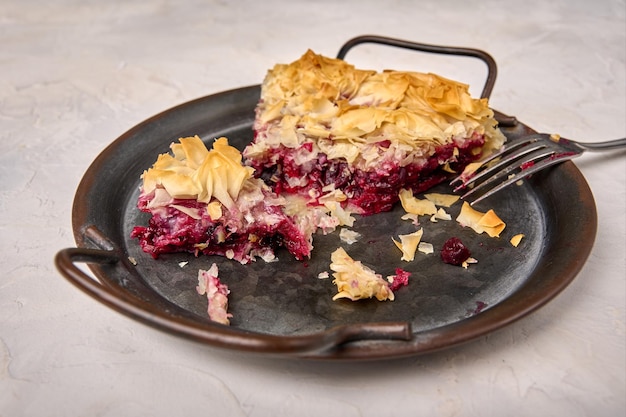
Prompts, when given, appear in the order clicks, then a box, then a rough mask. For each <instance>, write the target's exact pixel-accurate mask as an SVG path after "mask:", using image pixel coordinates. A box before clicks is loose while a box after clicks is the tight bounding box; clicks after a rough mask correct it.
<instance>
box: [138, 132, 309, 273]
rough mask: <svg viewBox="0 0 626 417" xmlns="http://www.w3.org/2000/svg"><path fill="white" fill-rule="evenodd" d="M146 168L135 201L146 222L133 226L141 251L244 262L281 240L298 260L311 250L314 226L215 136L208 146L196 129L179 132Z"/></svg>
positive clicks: (268, 256)
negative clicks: (168, 149)
mask: <svg viewBox="0 0 626 417" xmlns="http://www.w3.org/2000/svg"><path fill="white" fill-rule="evenodd" d="M171 151H172V152H171V153H166V154H161V155H159V157H158V158H157V160H156V162H155V163H154V165H153V166H152V167H151V168H150V169H148V170H146V171H145V172H144V173H143V175H142V179H143V183H142V186H141V192H140V195H139V199H138V203H137V204H138V207H139V208H140V209H141V210H142V211H144V212H146V213H149V214H150V216H151V217H150V219H149V221H148V225H147V226H136V227H135V228H134V229H133V230H132V233H131V236H132V237H133V238H137V239H138V240H139V243H140V245H141V248H142V249H143V251H144V252H146V253H149V254H151V255H152V256H153V257H154V258H157V257H158V256H159V255H160V254H164V253H173V252H190V253H194V254H199V253H204V254H207V255H221V256H226V257H227V258H229V259H235V260H237V261H239V262H241V263H248V262H250V261H252V260H254V259H255V258H256V257H260V258H262V259H264V260H266V261H271V260H274V259H275V251H276V250H277V249H278V248H279V247H285V248H287V250H288V251H289V252H290V253H291V254H292V255H293V256H294V257H295V258H296V259H299V260H302V259H306V258H308V257H309V256H310V253H311V249H312V233H313V232H314V231H315V226H312V225H311V224H312V223H311V222H310V221H307V220H306V219H303V218H301V217H300V214H298V213H292V214H287V212H289V210H288V207H287V205H288V202H287V200H286V199H284V198H283V197H280V196H278V195H277V194H276V193H274V192H273V191H272V190H271V189H270V188H269V187H268V186H267V185H266V184H265V183H264V182H263V181H261V180H260V179H257V178H255V177H253V176H252V171H253V170H252V168H250V167H246V166H243V165H242V163H241V160H242V158H241V153H240V152H239V151H238V150H237V149H236V148H234V147H232V146H230V145H229V144H228V140H227V139H226V138H219V139H217V140H216V141H215V142H214V143H213V147H212V149H211V150H209V149H207V147H206V146H205V144H204V143H203V142H202V140H201V139H200V138H199V137H197V136H194V137H187V138H181V139H180V140H179V142H178V143H173V144H172V145H171ZM306 215H307V213H306V212H304V213H302V216H306Z"/></svg>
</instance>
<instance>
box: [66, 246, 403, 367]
mask: <svg viewBox="0 0 626 417" xmlns="http://www.w3.org/2000/svg"><path fill="white" fill-rule="evenodd" d="M119 260H120V258H119V256H118V254H117V251H115V250H103V249H88V248H66V249H62V250H60V251H59V252H58V253H57V254H56V256H55V265H56V267H57V269H58V270H59V272H60V273H61V274H62V275H63V276H64V277H65V278H67V279H68V281H70V282H71V283H72V284H74V285H75V286H77V287H78V288H79V289H81V290H82V291H84V292H85V293H87V294H88V295H90V296H91V297H93V298H95V299H96V300H98V301H99V302H101V303H103V304H105V305H107V306H109V307H111V308H112V309H114V310H116V311H118V312H120V313H122V314H125V315H126V316H128V317H131V318H134V319H136V320H138V321H140V322H142V323H144V324H147V325H150V326H152V327H155V328H157V329H160V330H164V331H167V332H170V333H175V334H179V335H181V336H184V337H187V338H188V339H192V340H195V341H198V342H202V343H207V344H210V345H214V346H220V347H224V348H230V349H237V350H247V351H253V352H257V353H275V354H296V355H302V354H306V353H307V352H308V353H312V352H318V351H325V350H332V349H337V348H340V346H341V345H343V344H345V343H350V342H357V341H366V340H374V341H410V340H412V339H413V332H412V329H411V324H410V323H408V322H382V323H359V324H350V325H340V326H336V327H333V328H330V329H328V330H325V331H322V332H319V333H314V334H309V335H298V336H277V335H267V334H260V333H252V332H246V331H240V330H237V329H232V328H230V327H229V326H223V325H220V324H215V323H210V322H208V323H199V322H196V321H193V320H187V319H183V318H179V317H176V318H174V317H172V316H169V315H168V314H166V313H164V312H163V311H162V310H159V309H158V308H156V307H155V306H154V305H152V304H150V303H148V302H146V301H144V300H141V299H138V298H136V297H133V296H131V295H129V294H125V293H124V292H123V291H118V290H116V289H115V288H113V287H111V286H108V285H103V284H101V283H100V282H98V281H97V280H95V279H93V278H92V277H90V276H89V275H88V274H86V273H85V272H83V271H82V270H81V269H80V268H78V266H77V265H76V263H79V262H84V263H96V264H114V263H116V262H119Z"/></svg>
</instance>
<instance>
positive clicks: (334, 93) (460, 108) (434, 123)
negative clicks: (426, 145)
mask: <svg viewBox="0 0 626 417" xmlns="http://www.w3.org/2000/svg"><path fill="white" fill-rule="evenodd" d="M257 123H261V124H277V127H276V128H277V129H278V130H277V131H276V135H278V136H279V137H280V138H281V139H280V140H281V142H282V144H283V145H285V146H288V147H296V146H298V145H300V144H301V143H302V142H303V140H306V138H321V139H331V140H332V141H334V142H336V144H340V143H350V144H356V145H358V144H367V143H375V142H379V141H381V140H388V139H392V140H394V141H398V142H399V143H404V144H408V145H410V146H419V143H420V142H434V143H435V144H445V143H450V142H451V141H452V140H454V138H455V137H462V138H466V137H470V136H471V135H472V134H473V133H478V134H484V135H485V136H486V139H487V144H486V146H487V147H488V148H497V147H499V146H500V145H501V144H502V142H503V141H504V137H503V135H502V134H501V133H500V132H499V130H498V129H497V122H496V121H495V119H494V118H493V111H492V110H491V109H490V108H489V104H488V100H487V99H484V98H483V99H476V98H472V97H471V96H470V94H469V88H468V86H467V85H466V84H463V83H459V82H456V81H452V80H449V79H446V78H444V77H441V76H438V75H435V74H430V73H428V74H426V73H418V72H401V71H390V70H388V71H383V72H376V71H370V70H360V69H356V68H355V67H354V66H353V65H351V64H348V63H346V62H345V61H342V60H339V59H333V58H327V57H324V56H322V55H318V54H316V53H314V52H313V51H311V50H309V51H307V52H306V53H305V54H304V55H303V56H302V57H301V58H300V59H298V60H297V61H295V62H292V63H291V64H278V65H276V66H274V68H272V69H271V70H269V71H268V73H267V75H266V77H265V79H264V82H263V85H262V93H261V101H260V103H259V105H258V107H257ZM257 127H258V126H257Z"/></svg>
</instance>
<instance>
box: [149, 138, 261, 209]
mask: <svg viewBox="0 0 626 417" xmlns="http://www.w3.org/2000/svg"><path fill="white" fill-rule="evenodd" d="M170 149H171V151H172V152H171V153H164V154H161V155H159V157H158V158H157V161H156V162H155V163H154V165H153V166H152V167H151V168H150V169H148V170H147V171H145V172H144V173H143V175H142V179H143V190H142V192H143V193H144V194H150V193H151V192H153V191H154V190H156V189H157V188H161V189H165V190H166V191H167V193H168V194H169V195H170V196H171V197H173V198H181V199H195V200H197V201H200V202H204V203H207V204H208V203H210V202H211V200H212V199H213V198H215V199H216V200H217V201H219V202H220V203H222V204H223V205H224V206H226V207H227V208H228V209H231V208H232V207H233V206H234V205H235V203H234V201H235V200H236V199H237V196H238V195H239V192H240V191H241V189H242V187H243V186H244V182H245V181H246V180H247V179H249V178H251V177H252V174H253V172H254V170H253V169H252V168H250V167H245V166H243V165H242V164H241V160H242V156H241V152H239V150H238V149H236V148H234V147H232V146H230V145H229V144H228V139H226V138H223V137H222V138H219V139H217V140H216V141H215V142H214V143H213V148H212V149H211V150H209V149H208V148H207V147H206V146H205V144H204V142H202V140H201V139H200V138H199V137H198V136H192V137H187V138H181V139H179V142H178V143H172V144H171V145H170Z"/></svg>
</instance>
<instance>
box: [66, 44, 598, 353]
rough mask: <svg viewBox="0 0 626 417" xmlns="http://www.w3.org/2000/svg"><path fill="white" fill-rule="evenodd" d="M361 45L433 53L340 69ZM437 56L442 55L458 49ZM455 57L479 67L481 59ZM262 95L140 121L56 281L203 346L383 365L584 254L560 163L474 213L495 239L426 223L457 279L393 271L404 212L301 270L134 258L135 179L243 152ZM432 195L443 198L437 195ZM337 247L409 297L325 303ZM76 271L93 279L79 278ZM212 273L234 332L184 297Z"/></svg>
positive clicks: (434, 261) (579, 205)
mask: <svg viewBox="0 0 626 417" xmlns="http://www.w3.org/2000/svg"><path fill="white" fill-rule="evenodd" d="M363 42H380V43H385V44H389V45H394V46H400V47H407V44H408V47H411V48H412V49H418V50H426V51H428V52H442V51H440V50H433V48H434V49H438V48H444V47H432V46H428V45H426V46H425V47H424V48H422V49H420V48H416V47H415V45H417V46H418V47H422V46H423V45H420V44H414V43H411V42H406V41H398V40H393V39H391V40H390V39H388V38H379V37H359V38H355V39H354V40H352V41H350V42H348V43H347V44H346V45H347V46H344V48H342V50H341V51H340V57H341V58H343V56H344V55H345V53H346V52H347V49H349V48H350V47H352V46H354V45H357V44H359V43H363ZM428 48H431V49H430V50H429V49H428ZM444 49H445V52H444V53H453V52H451V50H458V49H459V48H444ZM461 51H462V53H463V54H466V55H468V54H469V55H471V56H476V57H478V58H481V59H483V58H484V57H483V56H482V54H484V53H482V52H481V53H480V54H478V55H480V56H478V55H476V54H474V51H475V50H465V49H462V48H461ZM467 51H469V52H467ZM484 55H485V56H487V57H488V55H486V54H484ZM485 59H486V60H487V61H489V59H490V57H489V58H485ZM487 61H486V62H487ZM488 65H489V66H490V76H489V77H488V82H487V84H486V86H485V90H484V91H483V95H487V96H488V95H489V93H490V91H491V88H492V87H493V81H494V80H495V63H494V64H493V66H491V64H488ZM259 95H260V87H259V86H258V85H256V86H249V87H244V88H239V89H236V90H231V91H226V92H223V93H219V94H215V95H210V96H207V97H202V98H199V99H197V100H193V101H190V102H188V103H184V104H182V105H179V106H177V107H175V108H172V109H170V110H167V111H165V112H163V113H160V114H158V115H156V116H154V117H152V118H150V119H148V120H146V121H144V122H143V123H141V124H139V125H137V126H136V127H134V128H132V129H131V130H129V131H128V132H126V133H125V134H123V135H122V136H121V137H119V138H118V139H117V140H115V141H114V142H113V143H111V144H110V145H109V146H108V147H107V148H106V149H105V150H104V151H103V152H102V153H101V154H100V155H99V156H98V157H97V158H96V160H95V161H94V162H93V164H92V165H91V166H90V167H89V169H88V170H87V172H86V173H85V175H84V177H83V179H82V181H81V183H80V185H79V187H78V190H77V192H76V197H75V201H74V206H73V218H72V226H73V230H74V236H75V239H76V242H77V247H76V248H67V249H63V250H61V251H59V253H58V254H57V256H56V258H55V262H56V265H57V267H58V269H59V271H60V272H61V273H62V275H63V276H65V277H66V278H67V279H68V280H69V281H70V282H72V283H73V284H74V285H76V286H77V287H79V288H80V289H81V290H83V291H85V292H86V293H87V294H89V295H90V296H92V297H93V298H95V299H96V300H98V301H99V302H101V303H103V304H105V305H107V306H109V307H111V308H113V309H114V310H116V311H118V312H120V313H123V314H125V315H127V316H129V317H131V318H133V319H136V320H138V321H140V322H143V323H145V324H147V325H150V326H153V327H155V328H158V329H160V330H164V331H167V332H169V333H173V334H176V335H179V336H182V337H186V338H190V339H193V340H196V341H198V342H200V343H205V344H207V345H211V346H215V347H222V348H227V349H234V350H241V351H247V352H256V353H263V354H270V355H280V356H289V357H298V358H314V359H333V360H356V359H382V358H392V357H400V356H409V355H416V354H422V353H426V352H432V351H435V350H438V349H442V348H446V347H450V346H455V345H458V344H460V343H463V342H467V341H470V340H472V339H475V338H477V337H479V336H483V335H486V334H488V333H490V332H492V331H495V330H497V329H499V328H502V327H504V326H506V325H508V324H510V323H512V322H514V321H516V320H518V319H520V318H522V317H524V316H526V315H527V314H529V313H531V312H532V311H534V310H536V309H538V308H539V307H541V306H542V305H544V304H545V303H547V302H548V301H550V300H551V299H552V298H554V297H555V296H556V295H557V294H558V293H559V292H560V291H561V290H563V289H564V288H565V287H566V286H567V285H568V284H569V283H570V282H571V281H572V280H573V279H574V277H575V276H576V275H577V273H578V272H579V271H580V269H581V268H582V266H583V265H584V262H585V261H586V259H587V257H588V255H589V253H590V251H591V248H592V246H593V242H594V239H595V233H596V225H597V220H596V209H595V204H594V200H593V196H592V194H591V191H590V189H589V187H588V185H587V183H586V181H585V179H584V178H583V176H582V174H581V173H580V172H579V171H578V169H577V168H576V167H575V165H574V164H573V163H571V162H566V163H563V164H561V165H559V166H557V167H554V168H553V169H550V170H548V171H546V172H543V173H540V174H539V175H535V176H533V177H532V178H530V179H527V180H526V181H525V182H524V183H523V184H522V185H520V186H519V187H512V188H511V189H510V190H506V191H504V192H502V193H500V194H498V196H497V197H494V198H492V199H490V200H487V201H485V202H484V204H483V206H480V205H479V206H478V207H477V208H478V209H483V210H484V211H486V210H487V209H488V208H493V209H494V210H495V211H496V212H497V213H498V214H499V215H500V216H501V217H502V218H503V219H504V220H505V221H506V223H507V228H506V229H505V232H504V233H503V234H502V236H501V237H500V238H498V239H492V238H489V237H486V236H485V235H477V234H476V233H474V232H473V231H471V230H470V229H464V228H462V227H460V225H459V224H458V223H456V222H455V221H448V222H444V221H440V222H438V223H436V224H435V223H430V222H429V221H428V220H426V221H425V222H423V223H424V224H423V226H424V230H425V232H424V233H425V234H424V240H426V241H428V242H431V243H433V244H434V246H435V248H436V250H437V249H438V248H440V247H441V245H442V244H443V242H444V241H445V240H446V239H447V238H449V237H452V236H457V237H459V238H461V240H462V241H463V242H464V243H465V244H466V245H467V246H469V247H470V248H471V249H472V256H473V257H475V258H477V259H478V260H479V262H478V264H475V265H471V266H470V267H469V268H468V269H463V268H461V267H457V266H451V265H447V264H444V263H443V262H442V261H441V260H440V259H439V256H438V254H437V253H435V254H432V255H423V254H418V255H417V256H416V260H415V261H414V262H411V263H407V262H403V261H400V254H399V252H398V250H397V248H396V247H395V245H393V242H392V241H391V238H392V237H396V236H397V235H399V234H403V233H407V232H410V231H413V230H415V228H414V226H412V225H411V224H410V223H408V222H406V221H402V220H400V216H401V214H402V209H401V207H398V208H396V210H394V211H391V212H389V213H383V214H378V215H374V216H367V217H358V218H357V221H356V223H355V226H354V228H353V230H356V231H358V232H360V233H361V234H362V235H363V236H362V238H361V239H360V240H359V241H358V242H357V243H354V244H353V245H347V244H345V243H343V242H341V241H340V239H339V237H338V233H333V234H329V235H321V234H319V235H316V236H315V240H314V246H315V249H314V251H313V255H312V258H311V259H310V260H309V261H307V262H299V261H295V260H294V259H293V258H292V257H291V255H290V254H289V253H288V252H286V251H284V252H279V253H278V256H279V261H278V262H274V263H265V262H263V261H257V262H255V263H252V264H250V265H240V264H239V263H237V262H235V261H230V260H227V259H225V258H221V257H209V256H199V257H194V256H192V255H189V254H171V255H162V256H161V257H160V258H159V259H158V260H154V259H152V258H151V257H150V256H149V255H147V254H145V253H143V252H142V251H141V249H140V248H139V245H138V244H137V241H136V240H133V239H131V238H130V237H129V236H130V231H131V229H132V227H133V226H135V225H139V224H143V223H145V222H146V221H147V218H146V217H145V214H143V213H140V212H139V210H138V209H137V208H136V201H137V197H138V193H139V186H140V175H141V173H142V172H143V170H144V169H146V168H148V167H149V166H150V165H151V164H152V163H153V162H154V160H155V159H156V157H157V155H158V154H160V153H163V152H167V151H168V149H169V144H170V143H171V142H172V141H175V140H177V139H178V138H179V137H184V136H189V135H199V136H200V137H201V138H203V140H205V141H207V142H208V141H210V140H212V139H214V138H216V137H220V136H226V137H228V138H229V142H230V143H231V144H232V145H234V146H236V147H237V148H239V149H243V148H244V147H245V145H246V144H248V143H249V142H250V141H251V139H252V134H253V133H252V122H253V119H254V107H255V106H256V104H257V101H258V99H259ZM497 117H498V119H499V120H500V121H501V126H502V130H503V132H504V133H505V134H506V136H507V137H508V140H509V141H514V140H516V139H517V138H519V137H521V136H523V135H526V134H528V133H532V132H533V130H532V129H531V128H529V127H528V126H526V125H524V124H523V123H520V122H517V121H516V120H515V119H514V118H511V117H508V116H505V115H503V114H501V113H497ZM434 191H439V192H446V193H450V192H451V190H450V188H449V187H448V186H447V185H445V184H444V185H440V186H438V187H437V188H436V189H435V190H434ZM459 208H460V204H457V205H456V206H454V207H453V208H451V209H450V210H449V211H450V214H451V215H452V216H453V217H456V215H457V214H458V210H459ZM517 233H524V234H525V238H524V239H523V240H522V243H521V245H520V246H519V247H518V248H514V247H512V246H511V245H510V244H509V243H508V239H509V238H510V237H511V236H512V235H514V234H517ZM338 246H343V247H344V248H345V249H346V251H347V252H348V253H349V254H350V255H351V256H353V257H354V258H355V259H357V260H361V261H362V262H363V263H364V264H366V265H367V266H369V267H371V268H372V269H374V270H376V272H378V273H380V274H382V275H383V276H386V275H390V274H393V273H394V271H395V268H397V267H402V268H404V269H405V270H407V271H409V272H411V273H412V276H411V279H410V284H409V285H408V286H406V287H403V288H401V289H399V290H398V291H397V292H396V299H395V301H393V302H378V301H373V300H361V301H358V302H352V301H347V300H338V301H332V296H333V294H334V293H335V292H336V288H335V286H334V285H333V284H332V278H330V279H325V280H324V279H318V277H317V276H318V274H319V273H320V272H324V271H329V263H330V253H331V252H332V251H334V250H335V249H336V248H337V247H338ZM130 259H134V260H136V264H135V262H131V260H130ZM81 262H86V263H87V264H88V265H89V268H90V270H91V271H92V273H93V275H94V276H95V278H96V279H94V278H93V277H91V276H90V274H87V273H85V272H84V271H83V270H82V269H81V268H79V267H78V266H77V263H81ZM181 262H186V264H184V263H183V264H181ZM213 262H216V263H217V264H218V266H219V269H220V278H221V280H222V282H224V283H226V284H227V285H228V286H229V288H230V290H231V295H230V298H229V299H230V307H229V311H230V312H231V313H232V314H233V316H234V317H233V319H232V322H231V326H223V325H220V324H216V323H212V322H211V321H209V319H208V317H207V314H206V298H205V297H201V296H199V295H198V294H197V293H196V291H195V285H196V283H197V272H198V269H199V268H202V269H208V267H209V266H210V265H211V264H212V263H213ZM181 265H184V266H181Z"/></svg>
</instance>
